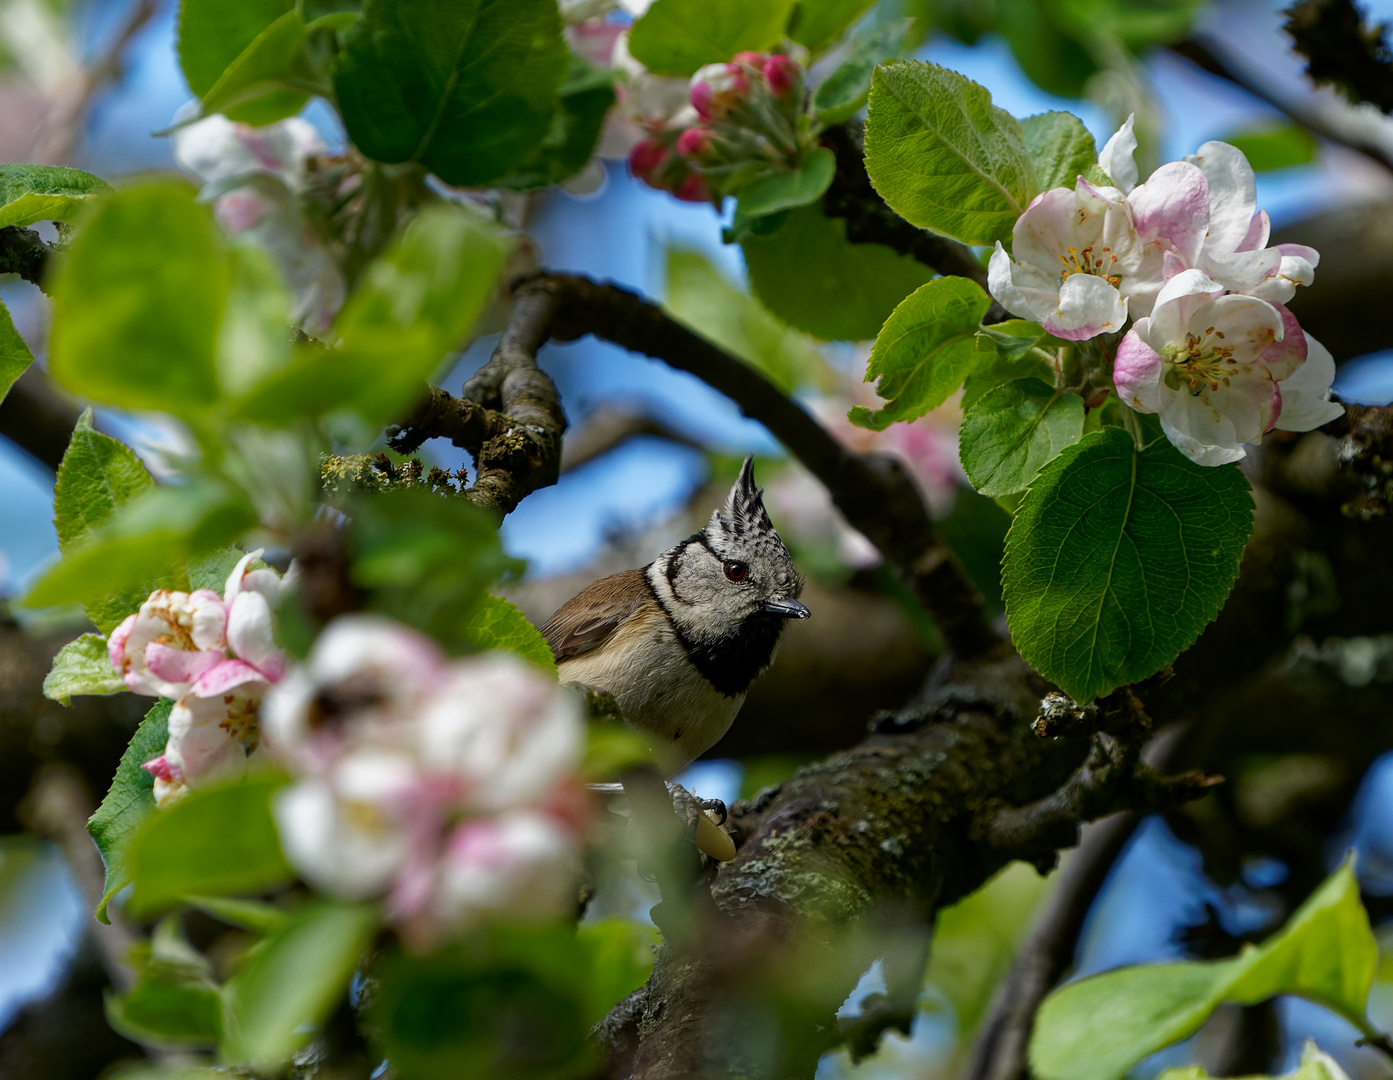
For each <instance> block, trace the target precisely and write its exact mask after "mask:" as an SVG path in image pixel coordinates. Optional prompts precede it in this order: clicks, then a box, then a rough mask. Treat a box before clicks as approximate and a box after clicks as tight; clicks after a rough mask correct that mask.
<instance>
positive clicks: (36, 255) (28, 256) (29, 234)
mask: <svg viewBox="0 0 1393 1080" xmlns="http://www.w3.org/2000/svg"><path fill="white" fill-rule="evenodd" d="M52 253H53V249H52V248H51V247H50V246H49V245H48V244H47V243H45V242H44V239H43V237H41V236H40V235H39V234H38V233H36V232H35V231H34V230H33V229H24V228H21V227H20V226H18V225H7V226H6V227H5V228H3V229H0V274H18V275H19V276H20V277H22V278H23V279H24V280H25V281H28V282H30V283H32V284H34V285H37V286H38V287H39V288H41V289H44V292H47V291H48V290H47V289H45V288H44V281H43V277H44V270H45V268H46V267H47V266H48V257H49V255H51V254H52Z"/></svg>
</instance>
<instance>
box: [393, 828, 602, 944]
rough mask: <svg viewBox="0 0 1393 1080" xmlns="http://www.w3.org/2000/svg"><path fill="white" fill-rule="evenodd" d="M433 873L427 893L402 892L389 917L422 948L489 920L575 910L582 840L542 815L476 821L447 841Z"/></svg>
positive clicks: (549, 915) (531, 918)
mask: <svg viewBox="0 0 1393 1080" xmlns="http://www.w3.org/2000/svg"><path fill="white" fill-rule="evenodd" d="M430 871H431V872H430V874H429V877H428V878H424V879H423V881H422V884H423V885H425V886H426V887H424V888H416V889H413V890H411V892H410V893H408V891H407V890H405V889H399V890H398V891H397V892H396V893H394V894H393V895H392V896H391V897H390V898H389V899H388V912H389V915H390V916H391V917H393V918H394V919H395V920H396V921H398V922H399V923H400V924H401V925H402V928H403V932H404V933H405V935H406V937H407V939H408V940H410V941H412V942H413V943H415V944H418V945H428V944H430V943H431V942H432V941H433V940H435V939H437V938H439V937H440V936H441V934H442V932H445V931H449V930H464V929H468V928H469V927H471V926H475V925H478V924H479V923H480V922H482V921H483V920H484V919H486V918H488V917H491V916H492V917H497V916H506V917H507V918H509V919H512V920H527V921H539V920H543V919H548V918H555V917H556V916H557V915H560V914H564V913H565V912H567V911H568V910H571V909H573V908H574V906H575V903H576V880H577V878H578V876H579V873H580V843H579V838H578V837H577V835H576V833H575V831H574V830H573V829H571V828H568V827H567V826H566V825H565V824H564V823H563V822H561V821H560V820H558V819H557V818H556V817H555V816H553V815H551V814H547V813H542V812H539V811H536V810H517V811H511V812H509V813H506V814H502V815H499V816H498V817H492V818H475V819H471V820H469V821H466V822H464V823H463V824H461V825H458V826H456V827H455V828H454V829H453V830H452V831H451V832H450V833H449V835H448V836H447V837H446V840H445V844H444V849H443V851H442V852H441V853H440V855H439V857H438V858H436V859H435V860H433V862H432V864H431V866H430Z"/></svg>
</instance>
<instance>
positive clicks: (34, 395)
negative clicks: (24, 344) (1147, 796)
mask: <svg viewBox="0 0 1393 1080" xmlns="http://www.w3.org/2000/svg"><path fill="white" fill-rule="evenodd" d="M77 418H78V410H77V407H76V406H75V405H73V404H72V402H70V401H68V400H66V399H65V398H63V397H62V396H60V395H59V393H58V391H56V390H55V389H54V388H53V384H52V383H51V382H49V379H48V376H47V375H46V374H45V373H44V372H43V370H42V369H40V368H39V367H38V366H32V367H30V368H29V370H27V371H26V372H25V373H24V374H23V375H21V376H20V377H19V378H18V379H17V380H16V381H15V384H14V385H13V386H12V387H10V392H9V393H8V394H7V395H5V399H4V400H3V401H0V435H3V436H5V438H7V439H10V440H12V441H13V442H15V443H16V444H17V445H19V446H20V447H22V448H23V449H25V450H27V451H28V452H29V453H31V454H33V455H34V457H36V458H38V459H39V460H40V461H42V462H43V463H44V464H45V465H47V466H48V467H49V468H50V469H52V470H54V471H55V472H57V471H58V465H59V463H60V462H61V461H62V460H63V454H64V453H65V452H66V451H67V449H68V440H69V439H70V438H71V437H72V433H73V428H74V427H76V426H77Z"/></svg>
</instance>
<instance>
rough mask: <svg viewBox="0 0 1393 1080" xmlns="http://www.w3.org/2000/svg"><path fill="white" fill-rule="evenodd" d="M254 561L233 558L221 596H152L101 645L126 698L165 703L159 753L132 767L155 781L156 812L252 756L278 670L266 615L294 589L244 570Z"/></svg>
mask: <svg viewBox="0 0 1393 1080" xmlns="http://www.w3.org/2000/svg"><path fill="white" fill-rule="evenodd" d="M260 555H261V552H260V551H253V552H249V553H248V554H246V555H244V556H243V557H242V558H241V560H240V561H239V562H238V563H237V565H236V567H235V568H234V569H233V571H232V573H231V574H230V575H229V576H228V579H227V585H226V588H225V589H224V592H223V595H222V596H219V595H218V594H217V593H215V592H213V591H212V590H211V589H197V590H195V591H194V592H191V593H185V592H176V591H171V590H169V589H158V590H156V591H155V592H152V593H151V594H150V596H149V598H148V599H147V600H146V601H145V603H143V604H141V605H140V610H139V611H138V612H136V613H135V614H134V615H131V616H130V617H128V618H127V619H126V620H125V621H124V622H122V623H121V625H120V626H118V627H117V628H116V629H115V630H113V631H112V633H111V636H110V637H109V638H108V639H107V651H108V654H109V655H110V657H111V663H112V666H113V667H115V669H116V672H117V674H118V675H120V677H121V681H122V682H124V683H125V684H126V687H127V688H128V689H130V690H132V691H134V692H135V693H137V694H146V695H149V696H151V697H164V698H170V699H172V700H173V701H174V707H173V709H172V710H171V711H170V714H169V739H168V742H167V743H166V745H165V749H164V753H163V754H161V755H160V756H159V757H157V758H154V759H153V760H151V761H147V762H145V763H144V764H143V765H142V766H141V768H143V769H144V770H145V771H146V772H148V773H150V774H151V775H153V776H154V778H155V801H156V803H158V804H160V805H164V804H167V803H169V802H171V801H173V800H174V799H177V798H178V797H179V796H181V795H183V794H184V793H185V792H186V791H188V790H189V789H190V788H192V787H198V786H200V785H202V784H206V783H207V782H209V781H210V780H214V779H225V778H228V777H230V776H237V775H240V774H241V773H242V772H244V771H245V770H246V768H247V763H248V761H249V759H251V758H253V757H255V756H257V755H258V751H259V749H260V741H261V740H260V729H259V726H258V723H257V713H258V708H259V705H260V702H261V699H262V697H263V695H264V694H265V693H266V691H267V690H269V689H270V688H271V686H273V685H274V684H275V683H277V682H279V681H280V679H281V677H282V676H283V675H284V673H285V666H286V662H285V657H284V655H283V654H282V653H281V651H280V650H279V649H278V648H277V647H276V643H275V640H274V637H273V636H272V613H273V611H274V610H275V607H276V605H277V603H278V602H279V601H280V597H281V593H282V591H283V590H284V589H286V588H287V587H288V586H289V585H291V584H293V581H292V580H291V579H290V575H287V577H286V578H282V577H281V576H280V575H279V574H277V573H276V572H275V571H274V570H271V569H268V568H265V567H260V568H257V569H252V563H253V562H254V561H256V560H257V559H258V558H259V557H260Z"/></svg>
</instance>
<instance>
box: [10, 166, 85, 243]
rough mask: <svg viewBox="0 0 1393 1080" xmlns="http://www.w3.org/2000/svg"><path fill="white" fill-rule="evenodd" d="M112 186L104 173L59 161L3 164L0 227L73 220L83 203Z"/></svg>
mask: <svg viewBox="0 0 1393 1080" xmlns="http://www.w3.org/2000/svg"><path fill="white" fill-rule="evenodd" d="M110 190H111V186H110V185H109V184H108V183H107V182H106V181H105V180H102V179H101V178H100V177H96V176H93V175H92V174H91V173H85V172H83V171H82V170H81V169H66V168H62V167H60V166H57V165H0V229H3V228H5V227H6V226H8V225H32V224H34V222H36V221H72V220H73V218H75V217H77V214H78V211H79V210H81V209H82V205H83V203H85V202H86V201H87V200H88V199H90V198H92V197H93V196H94V195H101V194H104V193H105V192H108V191H110Z"/></svg>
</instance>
